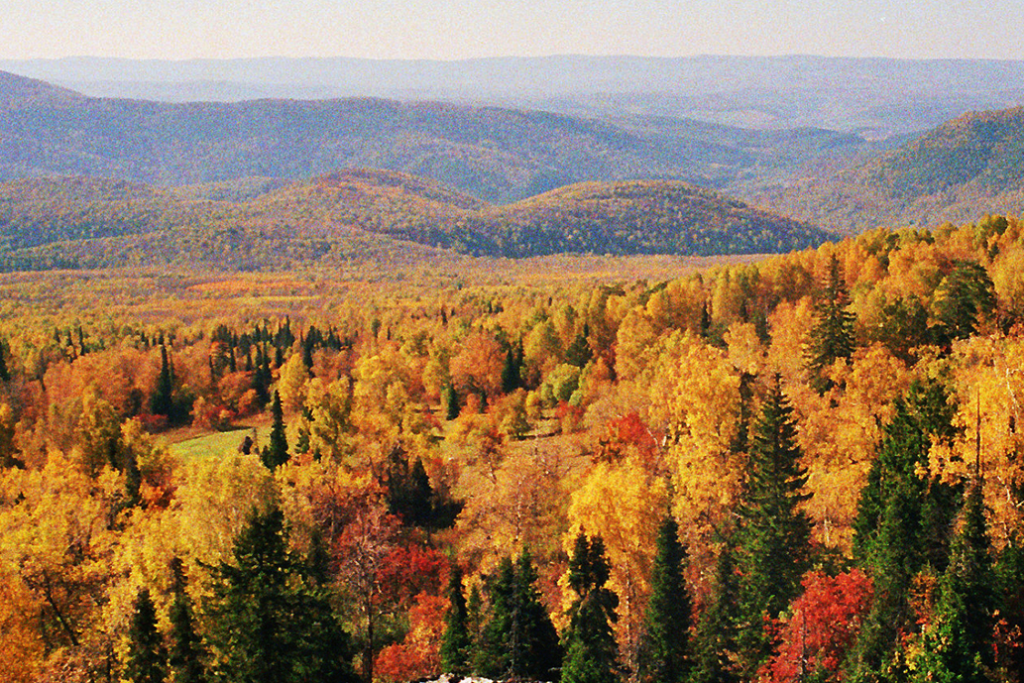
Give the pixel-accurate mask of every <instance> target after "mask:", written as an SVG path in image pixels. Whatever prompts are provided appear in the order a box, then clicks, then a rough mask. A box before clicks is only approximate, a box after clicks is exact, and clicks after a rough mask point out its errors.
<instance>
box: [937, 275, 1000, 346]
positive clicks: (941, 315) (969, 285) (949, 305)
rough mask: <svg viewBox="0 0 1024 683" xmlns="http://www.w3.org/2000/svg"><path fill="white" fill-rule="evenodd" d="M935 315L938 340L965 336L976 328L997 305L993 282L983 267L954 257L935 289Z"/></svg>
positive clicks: (972, 332) (971, 333)
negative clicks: (946, 272)
mask: <svg viewBox="0 0 1024 683" xmlns="http://www.w3.org/2000/svg"><path fill="white" fill-rule="evenodd" d="M935 295H936V298H937V301H936V303H935V308H936V317H937V318H938V321H939V325H938V332H939V337H940V341H941V342H946V343H948V342H950V341H952V340H954V339H966V338H967V337H970V336H971V335H973V334H974V333H975V332H977V329H978V322H979V320H980V319H982V318H984V317H985V316H986V315H988V314H990V313H991V312H992V310H993V309H994V308H995V306H996V295H995V286H994V285H993V284H992V279H991V278H989V276H988V272H987V271H986V270H985V267H984V266H982V265H981V264H978V263H972V262H969V261H957V262H955V264H954V268H953V270H952V272H950V273H949V275H947V276H946V277H945V278H943V279H942V282H940V283H939V286H938V287H937V288H936V290H935Z"/></svg>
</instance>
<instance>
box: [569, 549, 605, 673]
mask: <svg viewBox="0 0 1024 683" xmlns="http://www.w3.org/2000/svg"><path fill="white" fill-rule="evenodd" d="M609 576H610V574H609V566H608V561H607V559H605V553H604V543H603V542H602V541H601V537H600V536H595V537H594V538H592V539H591V538H588V537H587V535H586V533H584V532H582V531H581V532H580V533H579V534H578V535H577V536H576V542H575V544H574V546H573V551H572V555H571V556H570V557H569V574H568V584H569V587H570V588H571V589H572V591H573V592H574V593H575V594H576V598H575V600H573V603H572V606H571V607H570V608H569V628H568V630H567V631H566V632H565V633H564V634H563V636H562V641H563V647H564V648H565V659H564V660H563V662H562V679H561V680H562V681H563V683H614V681H617V680H618V675H617V670H618V647H617V645H616V643H615V636H614V633H613V632H612V624H613V623H614V622H615V620H616V618H617V617H616V614H615V608H616V607H617V606H618V602H619V601H618V598H617V597H616V595H615V593H613V592H612V591H610V590H609V589H608V588H606V587H605V584H606V583H607V582H608V578H609Z"/></svg>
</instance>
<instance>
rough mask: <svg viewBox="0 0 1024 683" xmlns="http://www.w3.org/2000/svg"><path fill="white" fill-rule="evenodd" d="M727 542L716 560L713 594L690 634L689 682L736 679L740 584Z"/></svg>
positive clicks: (716, 682) (729, 682)
mask: <svg viewBox="0 0 1024 683" xmlns="http://www.w3.org/2000/svg"><path fill="white" fill-rule="evenodd" d="M734 553H735V549H734V548H733V547H732V546H731V544H730V543H726V545H725V546H724V547H723V548H722V551H721V552H720V553H719V554H718V560H717V562H716V564H715V587H714V594H713V596H712V599H711V602H710V604H709V605H708V607H707V608H706V609H705V610H704V613H703V614H702V615H701V617H700V621H698V622H697V629H696V631H695V632H694V637H693V669H692V673H691V675H690V681H691V683H736V681H738V680H739V675H738V668H737V665H736V651H737V645H736V635H737V634H736V624H737V623H738V622H739V584H738V581H737V576H736V566H735V562H734V559H735V558H734Z"/></svg>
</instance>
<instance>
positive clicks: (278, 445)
mask: <svg viewBox="0 0 1024 683" xmlns="http://www.w3.org/2000/svg"><path fill="white" fill-rule="evenodd" d="M270 414H271V416H272V418H273V422H272V424H271V426H270V443H268V444H267V447H266V448H264V449H263V452H262V453H260V459H261V460H262V461H263V464H264V465H266V466H267V469H271V470H274V469H277V468H278V466H280V465H283V464H285V463H286V462H288V458H289V457H290V456H289V455H288V437H287V435H286V434H285V430H284V411H283V410H282V408H281V395H280V394H278V393H277V391H274V401H273V404H272V405H271V410H270Z"/></svg>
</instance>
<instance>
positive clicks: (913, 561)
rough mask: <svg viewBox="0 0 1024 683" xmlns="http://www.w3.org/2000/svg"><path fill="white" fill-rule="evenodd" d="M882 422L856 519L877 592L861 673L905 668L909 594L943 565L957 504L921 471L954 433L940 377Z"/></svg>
mask: <svg viewBox="0 0 1024 683" xmlns="http://www.w3.org/2000/svg"><path fill="white" fill-rule="evenodd" d="M894 407H895V415H894V416H893V419H892V421H891V422H890V423H889V424H888V425H886V426H885V428H884V429H883V437H882V443H881V445H880V447H879V451H878V457H877V458H876V459H875V462H874V463H873V464H872V468H871V471H870V472H869V473H868V483H867V486H866V487H865V488H864V490H863V491H862V492H861V499H860V503H859V505H858V512H857V519H856V520H855V522H854V539H853V541H854V542H853V549H854V556H855V558H857V559H858V560H859V561H860V562H861V564H862V565H863V566H865V568H866V569H867V570H868V572H869V574H870V575H871V579H872V582H873V583H874V593H875V599H874V600H873V601H872V605H871V609H870V610H869V612H868V614H867V616H866V617H865V620H864V625H863V626H862V628H861V633H860V636H859V638H858V641H857V645H856V648H855V651H854V656H853V657H854V669H855V671H856V672H857V675H858V676H860V677H863V678H874V677H879V676H897V677H898V676H901V675H902V674H901V673H900V672H901V671H902V669H903V668H904V667H905V662H904V661H903V655H902V652H901V650H900V648H899V645H898V634H899V633H901V632H902V633H913V632H915V631H916V630H917V624H916V618H915V615H914V614H913V613H912V610H911V606H910V603H909V601H908V596H909V594H910V590H911V587H912V583H913V581H914V577H915V576H916V575H917V574H918V573H919V572H921V571H922V570H924V569H925V568H926V567H930V570H931V571H935V572H942V571H944V569H945V567H946V564H947V560H948V554H949V553H948V548H949V542H950V538H951V535H952V529H953V522H954V520H955V517H956V513H957V509H958V507H959V494H958V491H957V489H956V488H954V487H952V486H949V485H946V484H943V483H941V482H939V481H937V480H934V479H933V480H929V479H927V478H924V477H921V476H920V475H919V471H920V470H921V469H922V468H926V467H927V465H928V453H929V450H930V448H931V445H932V439H933V438H946V437H949V436H951V435H952V427H951V421H952V416H953V413H954V411H955V406H953V405H951V404H950V403H949V402H948V401H947V399H946V392H945V391H944V389H943V388H942V386H941V385H939V384H938V383H935V382H930V383H921V382H915V383H914V384H913V385H911V387H910V390H909V391H908V393H907V396H906V397H905V398H902V399H898V400H897V401H896V402H895V406H894Z"/></svg>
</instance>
